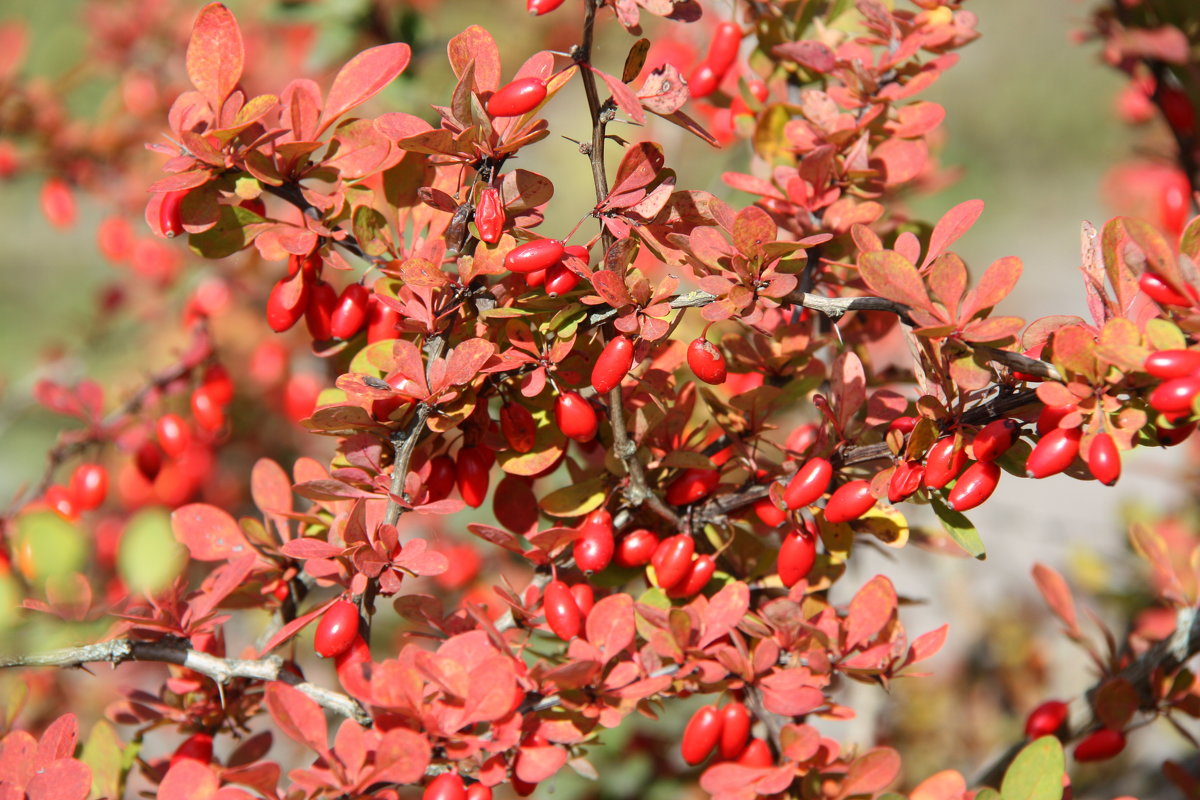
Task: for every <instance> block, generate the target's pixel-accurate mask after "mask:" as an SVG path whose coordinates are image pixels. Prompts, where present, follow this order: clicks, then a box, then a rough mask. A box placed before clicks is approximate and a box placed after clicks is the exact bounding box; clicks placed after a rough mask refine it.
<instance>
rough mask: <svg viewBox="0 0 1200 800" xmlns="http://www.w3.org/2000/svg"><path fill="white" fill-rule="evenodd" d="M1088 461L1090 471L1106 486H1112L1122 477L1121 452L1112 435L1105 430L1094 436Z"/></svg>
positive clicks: (1089, 449) (1089, 448)
mask: <svg viewBox="0 0 1200 800" xmlns="http://www.w3.org/2000/svg"><path fill="white" fill-rule="evenodd" d="M1087 462H1088V471H1089V472H1091V473H1092V476H1093V477H1094V478H1095V479H1096V480H1098V481H1100V482H1101V483H1103V484H1104V485H1106V486H1112V485H1113V484H1114V483H1116V482H1117V480H1119V479H1120V477H1121V453H1120V451H1119V450H1117V443H1116V442H1114V441H1113V438H1112V436H1110V435H1109V434H1107V433H1104V432H1103V431H1101V432H1100V433H1097V434H1096V435H1095V436H1093V437H1092V443H1091V445H1090V446H1089V447H1088V459H1087Z"/></svg>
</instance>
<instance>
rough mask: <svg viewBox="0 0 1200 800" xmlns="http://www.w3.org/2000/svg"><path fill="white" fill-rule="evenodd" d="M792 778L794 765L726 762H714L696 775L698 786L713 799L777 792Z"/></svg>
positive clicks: (750, 796) (794, 769) (793, 778)
mask: <svg viewBox="0 0 1200 800" xmlns="http://www.w3.org/2000/svg"><path fill="white" fill-rule="evenodd" d="M795 777H796V767H795V765H794V764H783V765H780V766H778V767H747V766H745V765H743V764H738V763H735V762H730V761H726V762H723V763H720V764H714V765H713V766H711V767H709V768H708V769H706V770H704V774H703V775H701V776H700V788H702V789H704V791H706V792H708V793H709V794H711V795H712V796H713V798H714V800H716V799H717V798H721V800H725V798H746V800H752V799H753V798H755V797H763V796H767V795H774V794H779V793H780V792H782V791H783V790H784V789H786V788H787V787H788V786H790V785H791V783H792V781H793V780H795Z"/></svg>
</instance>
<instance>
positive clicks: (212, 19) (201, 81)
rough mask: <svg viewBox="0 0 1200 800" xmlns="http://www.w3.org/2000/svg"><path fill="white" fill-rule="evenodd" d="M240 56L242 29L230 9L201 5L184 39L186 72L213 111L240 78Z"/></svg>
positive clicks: (218, 106) (212, 4)
mask: <svg viewBox="0 0 1200 800" xmlns="http://www.w3.org/2000/svg"><path fill="white" fill-rule="evenodd" d="M244 57H245V52H244V50H243V48H242V32H241V30H240V29H239V28H238V24H237V20H236V19H235V18H234V16H233V12H232V11H230V10H229V9H228V8H226V7H225V6H223V5H221V4H220V3H209V4H208V5H206V6H205V7H204V8H203V9H201V11H200V15H199V16H198V17H196V24H195V25H193V26H192V38H191V39H190V40H189V41H188V49H187V73H188V78H190V79H191V81H192V85H193V86H195V87H196V89H197V90H198V91H199V92H200V93H201V94H203V95H204V98H205V99H206V100H208V102H209V105H211V106H212V108H213V110H214V111H218V110H220V108H221V105H222V104H223V103H224V102H225V98H226V97H228V96H229V93H230V92H232V91H233V89H234V87H235V86H237V84H238V81H239V80H241V77H242V66H243V61H244Z"/></svg>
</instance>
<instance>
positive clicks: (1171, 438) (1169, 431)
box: [1154, 422, 1196, 447]
mask: <svg viewBox="0 0 1200 800" xmlns="http://www.w3.org/2000/svg"><path fill="white" fill-rule="evenodd" d="M1154 430H1155V433H1156V435H1157V436H1158V441H1159V443H1160V444H1162V445H1163V446H1164V447H1174V446H1175V445H1177V444H1181V443H1182V442H1185V441H1187V438H1188V437H1189V436H1191V435H1192V433H1193V432H1194V431H1195V430H1196V423H1195V422H1189V423H1187V424H1185V425H1180V426H1178V427H1175V428H1167V427H1164V426H1162V425H1157V424H1156V425H1155V426H1154Z"/></svg>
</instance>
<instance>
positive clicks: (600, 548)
mask: <svg viewBox="0 0 1200 800" xmlns="http://www.w3.org/2000/svg"><path fill="white" fill-rule="evenodd" d="M579 531H580V533H579V538H578V539H576V540H575V542H574V553H575V566H577V567H579V568H580V569H581V570H583V571H584V572H600V571H601V570H603V569H604V568H605V567H607V566H608V565H609V563H610V562H611V561H612V557H613V551H614V549H615V547H616V545H615V543H614V542H613V524H612V514H609V513H608V512H607V511H605V510H604V509H598V510H596V511H593V512H592V513H590V514H588V515H587V517H586V518H585V519H584V521H583V524H582V525H580V526H579Z"/></svg>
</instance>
